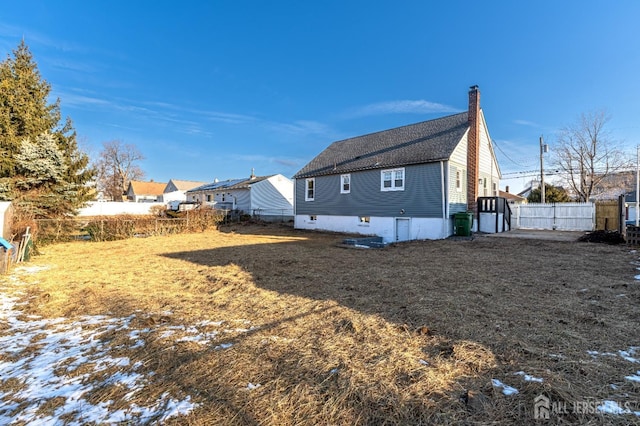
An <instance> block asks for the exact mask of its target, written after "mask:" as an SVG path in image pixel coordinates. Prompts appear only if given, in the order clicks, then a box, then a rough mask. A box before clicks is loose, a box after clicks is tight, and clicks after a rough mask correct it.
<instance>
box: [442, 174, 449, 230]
mask: <svg viewBox="0 0 640 426" xmlns="http://www.w3.org/2000/svg"><path fill="white" fill-rule="evenodd" d="M448 171H449V163H447V172H448ZM440 182H441V185H442V234H441V235H442V236H443V237H444V238H446V237H447V234H448V229H447V228H448V226H447V217H448V216H449V215H448V214H447V213H448V212H447V207H448V204H449V203H448V202H447V201H448V197H447V192H446V191H445V180H444V161H440Z"/></svg>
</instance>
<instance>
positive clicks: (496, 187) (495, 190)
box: [493, 182, 498, 197]
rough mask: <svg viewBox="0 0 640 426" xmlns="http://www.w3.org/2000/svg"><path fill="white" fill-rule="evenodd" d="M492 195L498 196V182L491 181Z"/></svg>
mask: <svg viewBox="0 0 640 426" xmlns="http://www.w3.org/2000/svg"><path fill="white" fill-rule="evenodd" d="M493 196H494V197H497V196H498V184H497V183H496V182H493Z"/></svg>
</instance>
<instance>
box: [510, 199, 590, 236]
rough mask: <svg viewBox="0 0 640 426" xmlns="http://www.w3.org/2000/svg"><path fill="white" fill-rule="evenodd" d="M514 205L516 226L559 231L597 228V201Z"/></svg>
mask: <svg viewBox="0 0 640 426" xmlns="http://www.w3.org/2000/svg"><path fill="white" fill-rule="evenodd" d="M514 207H515V208H514V209H513V216H514V218H515V221H514V222H515V224H516V225H515V228H522V229H553V230H558V231H593V230H594V229H595V218H596V205H595V203H550V204H547V203H545V204H541V203H536V204H520V205H518V206H514Z"/></svg>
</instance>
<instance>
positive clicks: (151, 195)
mask: <svg viewBox="0 0 640 426" xmlns="http://www.w3.org/2000/svg"><path fill="white" fill-rule="evenodd" d="M166 186H167V184H166V183H162V182H154V181H150V182H141V181H139V180H132V181H130V182H129V187H128V188H127V200H129V201H133V202H134V203H156V202H162V195H163V193H164V188H165V187H166Z"/></svg>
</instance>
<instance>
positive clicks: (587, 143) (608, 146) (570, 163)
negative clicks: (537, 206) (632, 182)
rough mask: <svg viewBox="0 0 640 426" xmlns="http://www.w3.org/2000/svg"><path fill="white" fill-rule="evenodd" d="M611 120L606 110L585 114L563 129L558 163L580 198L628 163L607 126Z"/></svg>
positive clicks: (592, 192)
mask: <svg viewBox="0 0 640 426" xmlns="http://www.w3.org/2000/svg"><path fill="white" fill-rule="evenodd" d="M609 119H610V117H609V116H608V115H607V114H606V113H605V112H604V111H597V112H591V113H583V114H581V115H580V118H579V119H578V120H577V121H576V122H575V123H574V124H572V125H570V126H567V127H565V128H564V129H562V130H561V132H560V136H559V138H558V142H557V145H556V147H555V150H554V151H555V154H556V161H555V165H556V167H557V168H558V169H559V170H560V171H561V172H562V173H563V174H564V176H565V180H566V184H567V186H568V188H569V191H570V192H571V193H572V194H573V196H574V197H575V198H576V199H577V200H578V201H588V200H589V199H590V198H591V197H592V196H593V195H597V194H598V193H599V192H601V190H602V189H603V183H605V182H606V180H607V178H609V177H610V176H611V175H612V174H615V173H618V172H620V171H622V170H623V169H624V168H625V167H627V166H628V162H627V161H626V160H625V158H624V155H623V153H622V151H620V150H619V149H617V148H616V147H615V144H614V141H613V140H612V138H611V135H610V133H609V132H608V131H607V129H606V128H605V126H606V124H607V123H608V122H609Z"/></svg>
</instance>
